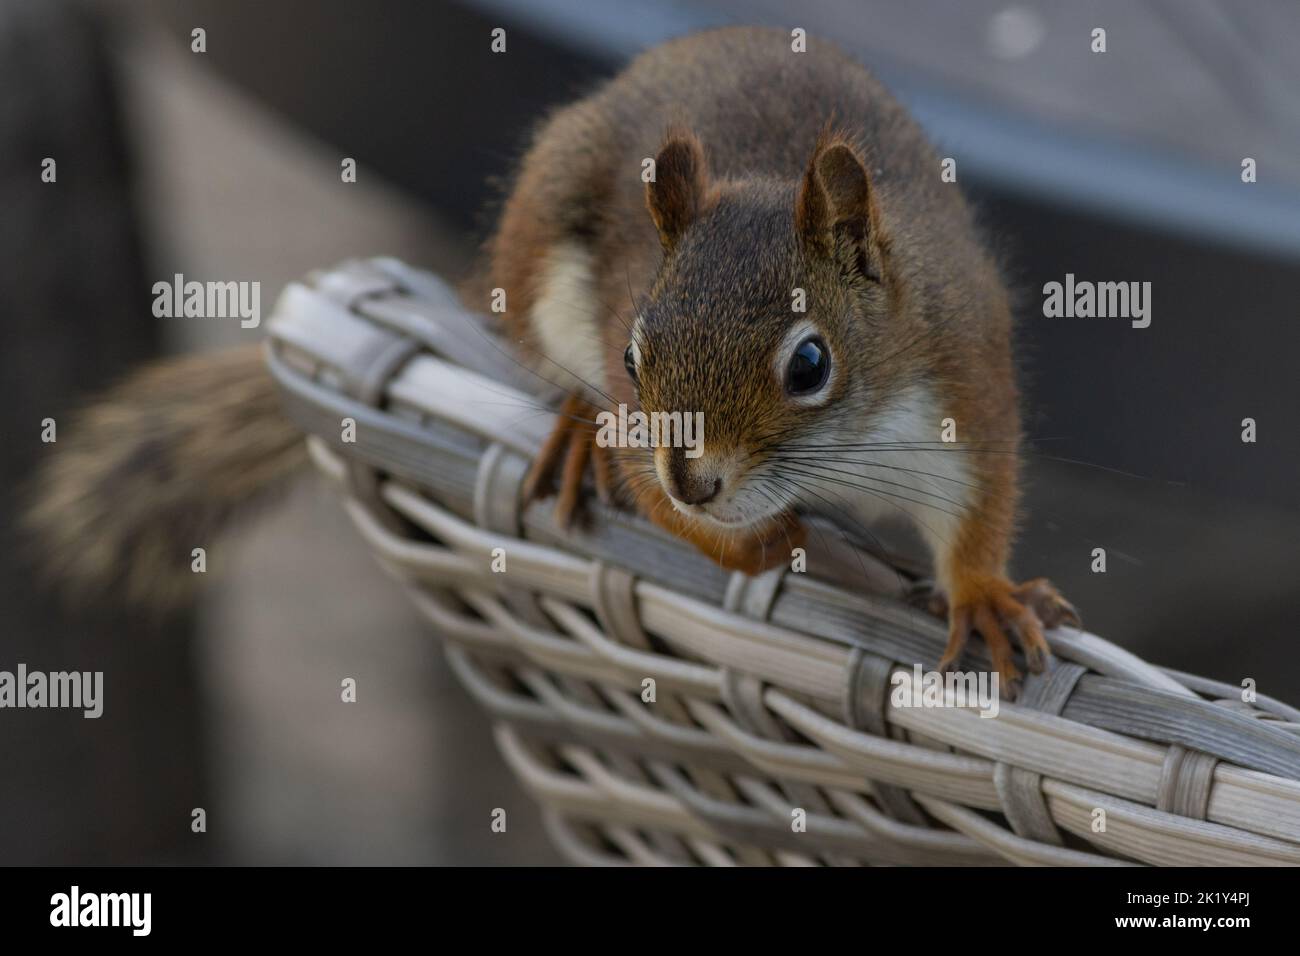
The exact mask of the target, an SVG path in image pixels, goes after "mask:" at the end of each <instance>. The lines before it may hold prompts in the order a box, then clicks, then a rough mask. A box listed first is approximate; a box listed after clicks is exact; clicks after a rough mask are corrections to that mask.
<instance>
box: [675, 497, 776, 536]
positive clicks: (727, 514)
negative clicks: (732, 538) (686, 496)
mask: <svg viewBox="0 0 1300 956" xmlns="http://www.w3.org/2000/svg"><path fill="white" fill-rule="evenodd" d="M668 500H669V501H671V502H672V503H673V507H674V508H676V509H677V510H678V511H679V512H680V513H682V514H684V515H689V516H690V517H692V518H695V519H697V520H700V521H703V522H704V523H705V524H710V525H713V526H715V527H718V528H726V529H727V530H729V531H742V530H744V529H746V528H753V527H757V526H759V525H762V524H764V523H765V522H768V521H770V520H772V519H773V518H774V517H776V512H763V513H749V512H748V511H746V510H745V509H740V508H736V507H735V506H734V505H728V506H724V508H723V509H721V513H719V512H717V511H715V510H713V509H712V508H710V506H708V505H691V504H687V503H686V502H684V501H678V500H677V499H676V498H674V497H673V496H672V495H669V496H668Z"/></svg>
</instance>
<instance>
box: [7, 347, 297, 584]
mask: <svg viewBox="0 0 1300 956" xmlns="http://www.w3.org/2000/svg"><path fill="white" fill-rule="evenodd" d="M48 448H49V452H48V453H49V455H50V459H49V461H48V463H47V464H46V465H45V467H44V468H43V469H42V470H41V472H40V473H39V474H38V475H37V476H36V477H35V480H34V481H33V483H32V495H33V502H32V506H31V509H30V511H29V512H28V515H27V521H26V523H27V526H28V530H29V531H30V532H31V534H32V536H33V537H34V538H35V542H36V545H37V548H36V551H37V553H38V554H39V555H40V558H41V562H42V564H43V567H44V571H45V576H46V577H47V578H48V579H49V580H50V581H51V582H52V583H54V584H56V585H58V586H59V587H60V588H62V589H64V590H66V591H67V592H68V593H70V594H71V595H74V596H80V595H84V594H87V593H88V592H103V593H105V594H107V595H109V596H115V597H117V598H119V599H121V600H123V601H125V602H127V603H134V604H139V605H143V606H147V607H150V608H155V609H157V608H165V607H168V606H172V605H176V604H178V603H181V602H183V601H184V600H186V599H187V598H188V597H189V596H190V595H191V593H192V592H193V590H194V588H195V586H196V584H197V583H198V582H200V581H202V580H203V577H204V576H203V575H201V574H196V573H194V572H193V571H192V570H191V556H190V553H191V551H192V550H193V549H194V548H200V547H201V548H204V549H205V550H206V552H207V562H208V570H209V571H215V570H216V569H218V568H219V567H220V565H221V563H222V561H221V557H220V554H219V553H218V549H217V548H216V540H217V537H218V535H219V533H220V532H221V531H222V530H223V528H224V527H225V526H226V524H227V523H228V521H229V519H230V518H231V516H232V515H234V514H235V513H237V512H239V511H241V510H243V509H246V508H248V507H249V506H250V505H252V504H254V503H256V502H257V501H259V500H262V499H263V498H264V497H265V495H266V493H267V492H268V491H271V490H273V489H276V488H279V487H282V486H283V485H284V484H285V482H286V479H288V478H289V477H290V476H292V475H293V474H294V473H295V472H297V471H298V470H299V468H300V467H301V466H302V465H303V464H304V463H305V462H306V455H305V449H304V443H303V437H302V432H301V431H300V430H298V429H297V428H295V427H294V426H293V425H292V424H291V423H290V422H289V421H288V419H286V418H285V417H284V416H283V414H282V413H281V409H280V399H279V394H278V392H277V390H276V387H275V383H274V381H273V380H272V379H271V376H270V375H269V374H268V372H267V370H266V363H265V360H264V359H263V357H262V352H261V348H260V347H258V346H251V347H246V348H239V349H232V350H230V351H227V352H221V353H209V354H202V355H195V356H187V357H184V358H179V359H172V360H168V361H163V362H159V363H156V364H154V365H151V366H148V367H146V368H144V369H142V370H140V371H139V372H137V373H135V374H134V375H132V376H131V377H129V378H128V379H126V380H125V381H124V382H122V383H121V384H120V385H118V386H117V387H115V388H113V389H111V390H110V391H109V392H108V393H107V394H105V395H104V396H102V397H101V399H100V400H99V401H97V402H95V403H93V404H92V405H91V406H90V407H89V408H88V409H87V410H86V411H85V412H84V413H82V414H81V415H80V416H79V417H78V418H77V419H76V420H75V421H71V422H69V423H68V424H67V425H66V426H65V425H63V424H62V423H60V424H59V437H58V441H57V442H54V443H53V444H51V445H49V446H48Z"/></svg>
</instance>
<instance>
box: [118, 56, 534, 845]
mask: <svg viewBox="0 0 1300 956" xmlns="http://www.w3.org/2000/svg"><path fill="white" fill-rule="evenodd" d="M120 56H121V63H122V66H123V68H124V73H125V76H127V77H128V79H129V83H128V86H127V91H126V92H127V107H128V110H129V121H130V126H131V129H132V132H133V137H134V141H135V143H136V144H137V151H138V153H139V156H140V161H141V163H142V165H143V169H142V174H143V177H142V178H143V182H144V188H143V190H142V192H141V196H140V199H141V201H142V203H143V208H144V212H145V218H146V222H147V225H148V227H149V228H148V232H147V236H148V239H149V246H150V253H151V266H150V268H151V274H152V273H156V274H157V275H158V276H160V277H169V276H170V275H171V274H172V273H173V272H181V273H183V274H185V275H186V276H187V277H193V278H198V279H207V278H212V277H222V278H231V279H249V280H258V281H260V282H261V283H262V309H263V316H264V318H265V316H266V315H269V313H270V310H271V307H272V304H273V302H274V299H275V296H276V295H278V293H279V290H280V289H282V288H283V286H284V285H285V283H287V282H289V281H291V280H293V279H295V278H298V277H300V276H302V275H304V274H306V273H307V272H308V271H310V270H311V269H314V268H317V267H320V266H325V265H329V264H332V263H335V262H338V261H340V260H342V259H344V258H347V257H349V256H353V255H373V254H376V253H387V254H391V255H395V256H398V257H400V258H402V259H405V260H407V261H410V262H412V263H417V264H419V265H421V266H423V267H425V268H428V269H432V270H436V271H439V272H441V273H443V274H445V275H452V276H454V275H456V274H457V273H459V272H460V271H461V270H462V269H463V268H464V267H465V264H466V262H467V261H468V256H469V253H470V250H469V249H468V248H467V247H468V243H467V241H466V240H465V239H464V238H463V237H461V236H457V235H455V234H453V233H450V232H448V231H446V230H444V229H443V228H442V227H441V226H440V225H439V218H438V216H437V215H436V214H434V213H433V212H432V211H431V210H429V209H425V208H420V207H418V205H417V204H415V203H414V202H412V201H411V200H409V199H407V198H405V197H403V196H401V195H399V194H398V193H397V192H395V191H394V190H392V189H390V188H388V187H386V186H385V185H384V184H383V183H382V182H380V181H378V180H377V179H376V177H374V176H373V174H371V173H370V172H369V171H368V170H367V169H366V168H365V167H364V166H362V167H361V169H360V171H359V175H358V182H357V183H356V184H344V183H343V182H342V181H341V179H340V175H339V160H340V156H339V155H338V153H337V151H335V150H330V149H328V148H326V147H325V146H323V145H322V144H320V143H315V142H312V141H311V140H310V139H308V138H306V137H303V136H300V135H295V134H294V133H292V132H291V131H290V130H288V129H287V128H286V127H285V126H283V124H280V123H277V122H276V121H275V119H274V118H272V117H270V116H268V115H267V114H265V113H264V112H263V111H262V110H260V109H259V108H258V107H257V106H256V105H254V104H253V103H251V102H250V101H248V100H247V99H245V98H243V97H241V96H240V95H239V94H238V93H236V92H234V91H233V90H231V89H230V88H229V87H227V86H226V85H225V84H223V83H222V82H221V81H220V80H218V79H216V78H215V77H212V76H210V75H208V74H207V73H206V72H205V71H204V70H203V69H202V68H201V67H199V68H197V69H196V68H195V67H194V65H193V63H192V62H191V61H189V60H187V54H186V53H185V52H183V51H178V50H177V49H176V47H175V45H174V44H172V43H170V42H169V41H167V40H165V39H163V38H161V37H158V36H156V35H154V34H152V33H150V32H149V31H147V30H145V31H141V32H138V33H132V34H130V35H129V36H128V37H125V38H124V42H123V45H122V47H121V49H120ZM165 330H166V332H167V333H168V339H169V341H170V342H171V344H172V346H173V348H176V349H179V350H189V349H201V348H213V347H221V346H228V345H232V344H237V343H239V342H243V341H248V340H249V339H251V338H256V337H260V335H261V332H262V330H261V329H260V328H259V329H249V330H244V329H241V328H240V327H239V324H238V322H233V321H224V322H223V321H221V320H204V321H200V322H195V321H193V320H173V321H170V322H169V323H168V324H167V325H166V327H165ZM222 547H225V548H230V549H233V553H231V554H230V555H228V566H229V567H231V568H233V569H234V570H233V573H231V574H229V575H228V576H227V577H226V578H225V579H224V580H222V581H220V582H219V583H217V584H216V586H215V587H213V588H212V589H211V590H210V591H209V592H208V593H207V595H206V597H205V599H204V602H203V607H202V609H201V623H200V639H199V646H198V651H197V664H198V673H199V675H200V680H201V688H200V690H201V693H202V699H203V701H204V702H205V708H206V710H207V716H208V720H207V728H208V741H209V745H210V746H211V748H212V773H211V778H212V779H211V786H212V792H211V793H210V794H208V799H209V802H208V804H207V805H206V809H207V810H208V817H209V820H208V826H209V831H208V832H209V838H210V839H211V840H212V842H213V844H214V848H215V849H216V851H217V853H218V854H219V858H220V859H222V860H225V861H229V862H239V863H259V864H291V863H299V864H314V863H336V864H338V863H343V864H408V865H410V864H462V865H480V864H549V863H558V862H560V861H559V858H558V856H557V855H556V854H555V853H554V851H553V850H552V849H551V847H550V845H549V844H548V843H547V842H546V840H545V838H544V837H543V835H542V833H541V829H540V820H539V817H538V815H537V812H536V810H535V809H534V807H533V806H532V805H531V803H529V802H528V801H527V799H526V798H525V797H524V795H523V793H522V792H521V790H520V788H519V786H518V785H517V784H516V783H515V781H514V778H513V777H511V776H510V774H509V773H508V771H507V770H506V769H505V767H504V765H503V764H502V762H501V760H500V758H499V756H498V754H497V751H496V748H495V746H494V744H493V742H492V738H491V734H490V730H489V727H488V725H487V722H486V721H485V720H484V719H483V718H482V715H481V714H480V713H479V711H478V709H477V708H476V706H475V705H474V704H473V703H472V702H471V701H470V700H469V699H468V697H467V696H466V695H465V693H464V691H462V690H461V688H460V686H459V685H458V684H457V683H456V682H455V680H454V679H453V678H452V676H451V674H450V672H449V671H448V669H447V666H446V663H445V661H444V659H443V657H442V655H441V651H440V648H439V645H438V642H437V637H436V635H435V634H433V633H432V632H431V631H430V629H429V628H428V627H426V626H425V625H424V624H422V623H421V621H420V620H419V619H418V617H417V615H416V613H415V611H414V609H413V607H412V606H411V604H410V602H409V600H408V599H407V598H406V597H405V595H404V594H403V593H402V592H401V591H400V589H399V588H398V586H397V585H396V584H395V583H393V582H392V581H390V580H388V579H387V578H386V577H385V576H384V575H383V573H382V572H381V571H380V569H379V567H378V565H377V563H376V562H375V560H374V558H373V557H372V555H371V554H370V553H369V551H368V550H367V549H366V548H365V546H364V545H363V544H362V542H361V541H360V540H359V539H358V537H357V536H356V534H355V533H354V531H353V530H352V527H351V525H350V523H349V522H348V521H347V519H346V518H345V516H344V515H343V513H342V511H341V508H340V504H339V501H338V498H337V496H336V495H333V494H331V493H327V492H326V491H325V490H324V489H323V488H322V487H321V486H320V485H319V484H318V483H317V479H315V478H314V477H307V478H305V479H304V481H303V482H302V483H301V484H300V485H299V486H298V487H297V488H296V489H295V491H294V492H293V493H292V494H291V495H290V496H289V497H288V499H287V500H285V501H284V502H283V503H281V504H279V505H277V506H274V507H272V508H270V509H268V511H267V512H266V513H265V514H264V515H262V516H261V518H260V520H258V521H256V522H255V523H254V524H252V525H250V526H248V527H246V528H244V529H242V530H241V531H240V532H239V533H238V534H236V535H235V536H233V537H232V539H231V540H229V541H227V542H226V543H225V544H223V545H222ZM345 677H353V678H355V679H356V681H357V702H356V703H355V704H346V703H343V702H342V701H341V690H340V687H341V681H342V680H343V678H345ZM496 807H502V808H505V809H506V811H507V820H508V827H507V831H506V832H505V833H504V834H494V833H492V832H491V830H490V823H491V812H492V810H493V809H494V808H496Z"/></svg>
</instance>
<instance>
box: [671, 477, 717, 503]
mask: <svg viewBox="0 0 1300 956" xmlns="http://www.w3.org/2000/svg"><path fill="white" fill-rule="evenodd" d="M673 484H674V486H676V487H674V488H673V490H672V492H673V497H674V498H676V499H677V500H678V501H680V502H681V503H682V504H686V505H702V504H707V503H708V502H710V501H712V500H713V499H714V498H716V497H718V492H719V491H721V490H722V479H721V478H714V479H713V485H712V487H710V486H709V485H708V482H707V481H703V482H694V481H687V483H686V485H685V487H681V486H679V483H678V482H676V481H674V482H673Z"/></svg>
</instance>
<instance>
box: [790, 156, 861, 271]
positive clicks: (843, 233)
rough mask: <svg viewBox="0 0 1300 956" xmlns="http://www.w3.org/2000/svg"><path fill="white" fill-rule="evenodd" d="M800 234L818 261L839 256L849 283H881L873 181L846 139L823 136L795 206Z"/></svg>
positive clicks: (797, 227) (801, 185)
mask: <svg viewBox="0 0 1300 956" xmlns="http://www.w3.org/2000/svg"><path fill="white" fill-rule="evenodd" d="M794 221H795V229H796V231H797V232H798V233H799V237H800V239H801V240H802V241H803V243H804V246H805V248H806V249H807V250H808V251H809V252H810V253H811V254H813V255H819V256H834V257H835V258H837V259H839V260H840V263H841V265H842V266H843V267H844V269H845V271H846V272H847V273H848V274H849V276H850V278H854V277H860V278H864V279H868V280H871V281H876V282H878V281H880V275H881V267H882V261H881V259H882V257H881V247H882V236H881V234H880V225H879V223H880V214H879V211H878V210H877V208H876V201H875V195H874V192H873V190H872V188H871V177H870V176H869V175H868V174H867V167H866V164H865V163H863V161H862V158H861V157H860V156H859V155H858V151H857V150H856V149H854V147H853V145H852V144H851V143H850V142H849V141H848V140H847V139H845V138H844V137H842V136H839V135H837V134H834V133H831V132H829V131H827V132H824V133H822V135H821V136H820V137H818V140H817V147H816V149H814V150H813V155H812V158H811V159H810V160H809V161H808V168H807V170H806V171H805V172H804V177H803V182H802V183H801V184H800V186H799V195H798V197H797V198H796V200H795V210H794Z"/></svg>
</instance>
